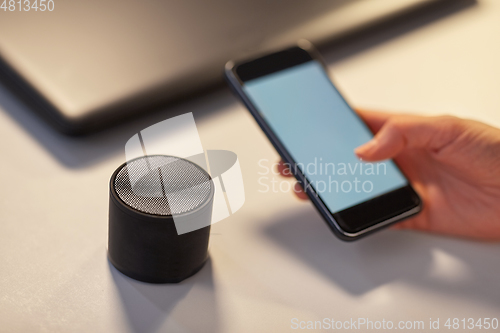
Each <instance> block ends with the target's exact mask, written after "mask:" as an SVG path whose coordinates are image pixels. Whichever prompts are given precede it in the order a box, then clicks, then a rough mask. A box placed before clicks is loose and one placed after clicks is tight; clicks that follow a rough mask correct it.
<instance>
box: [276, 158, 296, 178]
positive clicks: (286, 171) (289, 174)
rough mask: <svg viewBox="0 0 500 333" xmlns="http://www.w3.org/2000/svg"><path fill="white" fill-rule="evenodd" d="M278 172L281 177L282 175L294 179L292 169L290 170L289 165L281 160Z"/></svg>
mask: <svg viewBox="0 0 500 333" xmlns="http://www.w3.org/2000/svg"><path fill="white" fill-rule="evenodd" d="M277 168H278V172H279V173H280V175H282V176H283V177H293V174H292V172H291V171H290V169H289V168H288V164H287V163H285V162H283V160H280V161H279V162H278V167H277Z"/></svg>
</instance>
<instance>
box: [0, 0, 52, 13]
mask: <svg viewBox="0 0 500 333" xmlns="http://www.w3.org/2000/svg"><path fill="white" fill-rule="evenodd" d="M0 1H1V0H0ZM54 6H55V4H54V1H53V0H17V1H16V0H3V2H2V5H1V6H0V9H3V11H4V12H6V11H10V12H14V11H20V12H21V11H22V12H29V11H30V10H34V11H35V12H37V11H41V12H44V11H46V10H48V11H49V12H51V11H53V10H54Z"/></svg>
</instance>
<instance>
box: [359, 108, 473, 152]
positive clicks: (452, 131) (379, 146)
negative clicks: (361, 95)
mask: <svg viewBox="0 0 500 333" xmlns="http://www.w3.org/2000/svg"><path fill="white" fill-rule="evenodd" d="M462 132H463V127H462V123H461V121H460V120H459V119H458V118H456V117H450V116H441V117H423V116H410V115H401V116H399V115H398V116H394V117H391V118H390V119H389V120H387V121H386V122H385V123H384V125H382V128H381V129H380V131H379V132H378V133H377V134H376V135H375V137H374V138H373V139H372V140H370V141H368V142H367V143H365V144H364V145H362V146H360V147H358V148H356V149H355V153H356V155H358V157H359V158H361V159H363V160H365V161H379V160H385V159H388V158H393V157H395V156H396V155H398V154H399V153H400V152H401V151H403V150H404V149H407V148H423V149H427V150H429V151H431V152H434V153H439V151H440V150H441V149H443V148H444V147H446V146H447V145H448V144H450V143H452V142H453V141H454V140H455V139H456V138H457V137H458V136H459V135H460V134H461V133H462Z"/></svg>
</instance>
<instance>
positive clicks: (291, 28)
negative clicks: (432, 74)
mask: <svg viewBox="0 0 500 333" xmlns="http://www.w3.org/2000/svg"><path fill="white" fill-rule="evenodd" d="M438 1H443V0H336V1H333V0H314V1H304V0H273V1H268V0H252V1H235V0H212V1H188V0H178V1H139V0H99V1H97V0H86V1H83V0H79V1H78V0H71V1H57V0H54V1H52V0H51V1H49V2H51V4H49V3H48V2H47V4H48V6H47V7H46V8H45V10H44V11H42V10H41V9H42V8H41V7H40V6H38V8H37V9H36V10H35V8H29V11H27V10H26V7H25V6H24V7H23V6H21V7H20V8H18V7H19V4H17V2H16V6H17V7H16V9H15V10H14V11H10V9H9V8H6V10H3V9H2V10H0V77H1V79H2V81H3V82H4V83H7V85H8V86H9V87H11V88H12V89H14V90H15V92H16V93H17V94H18V95H19V96H21V97H22V98H23V99H24V100H26V101H27V102H28V103H29V105H30V106H31V107H32V109H33V110H34V111H36V112H38V113H39V114H40V115H42V116H43V117H44V118H45V119H46V120H47V121H49V122H50V123H51V124H52V125H54V126H55V128H57V129H58V130H59V131H61V132H63V133H67V134H85V133H89V132H92V131H97V130H100V129H102V128H105V127H107V126H110V125H112V124H115V123H117V122H119V121H122V120H124V119H127V118H130V117H132V116H137V115H140V114H142V113H144V112H148V111H149V110H152V109H154V108H157V107H159V106H164V105H165V104H166V103H168V102H171V101H173V100H176V99H179V98H182V97H185V96H187V95H188V94H193V93H195V92H197V91H200V90H203V89H206V88H207V87H210V86H213V85H215V84H217V83H220V82H222V77H223V76H222V72H223V66H224V63H225V62H226V61H228V60H229V59H234V58H241V57H246V56H251V55H253V54H255V53H260V52H264V51H272V50H273V49H277V48H280V47H285V46H286V45H289V44H292V43H294V42H296V41H297V40H298V39H301V38H305V39H308V40H310V41H311V42H313V44H316V45H319V46H321V45H323V44H325V43H327V42H328V41H331V40H333V39H335V38H338V37H340V36H343V35H345V34H347V33H349V32H350V31H353V30H355V29H359V28H360V27H363V26H369V25H370V24H373V23H374V22H378V21H380V20H384V19H386V18H388V17H391V16H394V15H398V14H399V13H402V12H406V11H408V10H412V9H413V8H417V7H422V6H426V5H429V4H430V3H434V2H438ZM49 5H50V6H49Z"/></svg>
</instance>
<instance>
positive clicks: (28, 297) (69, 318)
mask: <svg viewBox="0 0 500 333" xmlns="http://www.w3.org/2000/svg"><path fill="white" fill-rule="evenodd" d="M499 31H500V2H499V1H496V0H489V1H486V0H484V1H479V3H478V4H477V5H476V6H472V7H470V8H467V9H464V10H462V11H459V12H457V13H454V14H451V15H447V16H446V17H442V18H440V19H437V20H434V21H432V22H429V23H428V24H425V25H422V26H420V27H418V28H415V29H410V30H409V31H407V32H406V33H404V34H400V35H397V36H392V37H390V38H386V39H385V40H383V41H378V42H377V43H373V44H374V45H372V46H371V47H360V45H354V46H353V48H354V49H355V50H356V51H355V52H350V51H349V50H347V51H346V52H347V53H349V54H350V56H348V57H339V50H336V51H331V52H330V53H328V52H327V54H326V58H327V60H328V61H329V62H330V64H331V71H332V73H333V75H334V78H335V79H336V82H337V84H338V85H339V87H340V89H341V90H342V91H343V92H344V93H345V95H346V96H347V98H348V99H349V100H350V101H351V102H352V104H353V105H355V106H363V107H371V108H377V109H385V110H392V111H395V112H399V111H415V112H426V113H430V114H437V113H448V114H454V115H458V116H464V117H470V118H475V119H479V120H482V121H485V122H488V123H490V124H494V125H496V126H500V112H499V110H500V93H499V92H500V79H499V78H500V61H499V59H500V40H499V36H500V35H499V34H498V32H499ZM367 44H370V42H369V41H368V42H367ZM342 52H344V50H340V53H342ZM190 111H192V112H193V113H194V115H195V119H196V121H197V124H198V127H199V131H200V135H201V138H202V141H203V144H204V148H205V149H227V150H232V151H234V152H236V153H237V154H238V156H239V159H240V163H241V167H242V172H243V176H244V182H245V186H246V203H245V205H244V206H243V208H242V209H241V210H240V211H238V212H237V213H236V214H235V215H233V216H231V217H230V218H228V219H226V220H224V221H222V222H220V223H217V224H215V225H214V226H213V230H212V236H211V247H210V254H211V259H210V261H209V262H208V264H207V265H206V266H205V267H204V268H203V269H202V271H201V272H199V273H198V274H197V275H196V276H194V277H192V278H190V279H188V280H186V281H184V282H182V283H180V284H178V285H150V284H144V283H140V282H137V281H134V280H131V279H129V278H127V277H125V276H123V275H122V274H120V273H119V272H117V271H116V270H115V269H114V268H113V267H112V266H111V265H110V264H109V263H108V260H107V258H106V242H107V206H108V192H107V189H108V188H107V184H108V180H109V177H110V175H111V173H112V172H113V171H114V169H115V168H116V167H117V166H118V165H119V164H121V163H122V162H123V160H124V151H123V149H124V144H125V142H126V140H127V139H128V138H129V137H131V136H132V135H133V134H134V133H136V132H137V131H138V130H141V129H142V128H145V127H147V126H148V125H151V124H153V123H155V122H157V121H159V120H162V119H166V118H168V117H170V116H172V115H174V114H181V113H185V112H190ZM0 133H1V134H0V138H1V140H0V151H1V152H2V163H1V165H2V166H1V168H2V172H1V174H0V184H1V187H2V191H3V194H2V195H1V196H0V221H1V222H0V237H1V238H0V239H1V241H0V253H1V256H0V266H1V270H0V291H1V292H0V323H1V325H0V331H2V332H4V331H5V332H16V331H23V332H26V331H47V332H59V331H61V332H63V331H64V332H66V331H76V332H127V331H131V332H135V331H137V332H153V331H163V332H286V331H293V330H292V329H291V320H292V319H293V318H297V319H298V320H303V321H309V320H311V321H314V320H323V318H333V319H334V320H350V319H351V318H353V319H357V318H359V317H363V318H368V319H369V320H372V321H382V320H383V319H385V320H386V321H387V320H391V321H393V322H395V323H397V322H399V321H400V320H403V321H405V322H406V321H412V322H413V321H424V323H425V328H426V330H427V329H428V325H429V320H430V319H431V318H432V320H437V319H438V318H439V319H440V325H441V328H443V325H444V323H445V321H446V319H447V318H459V319H460V320H461V319H462V318H466V319H468V318H474V319H476V320H477V319H479V318H484V317H489V318H492V317H495V316H496V317H500V315H499V313H500V288H499V284H500V280H499V276H500V245H498V244H484V243H478V242H472V241H465V240H459V239H450V238H443V237H438V236H433V235H427V234H422V233H417V232H411V231H384V232H381V233H378V234H376V235H373V236H371V237H368V238H366V239H363V240H361V241H358V242H355V243H349V244H347V243H343V242H341V241H339V240H337V239H336V238H335V237H334V236H333V235H332V234H331V232H330V231H329V230H328V228H327V226H326V225H325V223H324V222H323V221H322V219H321V218H320V217H319V216H318V214H317V213H316V212H315V210H314V208H313V207H312V205H311V204H310V203H308V202H299V201H298V200H297V199H295V198H294V197H293V195H292V194H290V193H282V192H276V193H273V192H269V193H261V192H259V189H261V187H260V186H259V184H258V179H259V177H261V176H260V175H259V174H258V173H259V171H261V169H260V168H259V165H258V161H259V160H262V159H264V160H266V159H267V160H268V161H269V163H272V162H274V161H276V160H277V159H278V156H277V154H276V152H275V151H274V149H273V148H272V147H271V145H270V144H269V142H268V140H267V139H266V138H265V137H264V135H263V134H262V132H261V131H260V130H259V128H258V127H257V125H256V124H255V122H254V121H253V119H252V118H251V117H250V116H249V114H248V113H247V111H246V110H245V109H244V108H243V107H242V106H241V105H240V104H238V103H237V101H236V99H235V98H234V97H232V96H231V95H230V94H229V92H227V91H219V92H215V93H212V94H210V95H206V96H203V97H199V98H197V99H194V100H192V101H189V102H186V103H182V104H179V105H177V106H174V107H171V108H169V110H166V111H165V112H160V113H158V114H155V115H152V116H148V117H146V118H144V119H141V120H140V121H136V122H134V123H130V124H126V125H123V126H119V127H116V128H114V129H111V130H109V131H107V132H105V133H101V134H97V135H94V136H92V137H88V138H83V139H72V138H67V137H64V136H61V135H59V134H57V133H54V132H53V131H52V129H50V128H49V127H47V126H46V125H45V124H44V123H42V122H40V121H39V120H38V119H37V117H36V116H34V115H32V114H31V112H30V111H29V110H28V109H27V108H26V107H25V106H23V105H22V104H21V103H19V102H18V101H17V100H16V99H15V98H13V97H12V96H11V95H10V94H9V93H8V92H7V91H6V90H5V89H4V88H1V89H0ZM274 177H276V180H279V181H282V180H281V179H279V178H278V177H277V176H274ZM284 185H286V184H284ZM284 185H283V186H284Z"/></svg>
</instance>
